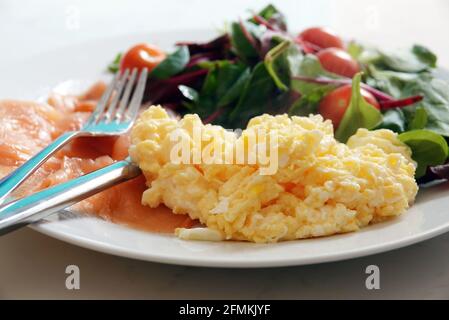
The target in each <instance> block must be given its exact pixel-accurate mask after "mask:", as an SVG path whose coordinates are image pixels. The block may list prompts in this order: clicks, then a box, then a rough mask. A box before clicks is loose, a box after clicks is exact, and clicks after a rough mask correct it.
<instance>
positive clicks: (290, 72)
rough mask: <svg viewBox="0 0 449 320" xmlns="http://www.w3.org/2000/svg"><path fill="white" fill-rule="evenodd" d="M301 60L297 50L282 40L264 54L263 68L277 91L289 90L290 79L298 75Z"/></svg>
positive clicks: (301, 56)
mask: <svg viewBox="0 0 449 320" xmlns="http://www.w3.org/2000/svg"><path fill="white" fill-rule="evenodd" d="M302 58H303V55H302V53H301V51H300V50H299V48H298V47H297V46H296V45H295V44H294V43H292V42H291V41H288V40H283V41H282V42H281V43H279V44H278V45H277V46H276V47H274V48H273V49H271V50H270V51H269V52H268V53H267V54H266V56H265V59H264V62H265V67H266V68H267V70H268V72H269V73H270V75H271V77H272V78H273V81H274V83H275V84H276V85H277V87H278V88H279V89H281V90H283V91H287V90H289V88H290V82H291V77H292V76H295V75H297V74H298V72H299V70H300V64H301V61H302Z"/></svg>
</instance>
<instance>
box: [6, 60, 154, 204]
mask: <svg viewBox="0 0 449 320" xmlns="http://www.w3.org/2000/svg"><path fill="white" fill-rule="evenodd" d="M147 76H148V71H147V69H143V70H142V71H141V72H140V76H139V77H138V80H137V83H136V79H137V69H134V70H133V71H132V72H131V74H130V71H129V70H125V71H124V72H123V73H121V74H118V75H116V76H115V77H114V79H113V81H112V83H111V84H110V85H109V86H108V88H107V89H106V91H105V93H104V94H103V96H102V97H101V99H100V101H99V102H98V104H97V107H96V108H95V110H94V111H93V112H92V115H91V116H90V117H89V118H88V119H87V121H86V123H85V124H84V126H83V127H82V128H81V129H80V130H79V131H69V132H66V133H64V134H62V135H61V136H59V137H58V138H57V139H56V140H55V141H53V142H52V143H51V144H50V145H48V146H47V147H46V148H44V149H43V150H42V151H40V152H39V153H38V154H36V155H35V156H33V157H32V158H31V159H30V160H28V161H27V162H25V163H24V164H23V165H22V166H20V167H19V168H17V169H16V170H15V171H13V172H12V173H10V174H9V175H7V176H6V177H4V178H3V179H1V180H0V205H1V204H2V203H4V202H5V200H6V199H7V198H8V195H9V194H11V192H13V191H14V190H15V189H17V187H19V186H20V185H21V184H22V183H23V182H24V181H25V179H27V178H28V177H29V176H30V175H31V174H32V173H33V172H35V171H36V170H37V169H38V168H39V167H40V166H41V165H42V164H43V163H44V162H45V161H46V160H48V159H49V158H50V157H51V156H52V155H53V154H54V153H55V152H56V151H58V150H60V149H61V148H62V147H63V146H64V145H66V144H67V143H68V142H69V141H71V140H72V139H73V138H75V137H85V136H94V137H95V136H115V135H120V134H122V133H125V132H126V131H128V130H129V129H130V128H131V126H132V125H133V123H134V120H135V118H136V116H137V114H138V111H139V107H140V105H141V102H142V97H143V93H144V89H145V83H146V79H147ZM134 85H135V89H134V93H133V96H132V97H131V101H129V99H130V95H131V91H132V88H133V87H134Z"/></svg>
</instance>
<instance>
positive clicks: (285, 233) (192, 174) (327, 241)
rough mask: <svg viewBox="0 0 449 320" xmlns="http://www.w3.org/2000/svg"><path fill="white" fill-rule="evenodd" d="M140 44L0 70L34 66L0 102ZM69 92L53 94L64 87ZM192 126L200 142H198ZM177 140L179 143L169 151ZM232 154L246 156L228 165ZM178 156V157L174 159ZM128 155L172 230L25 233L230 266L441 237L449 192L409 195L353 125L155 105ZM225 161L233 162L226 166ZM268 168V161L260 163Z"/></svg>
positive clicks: (105, 46)
mask: <svg viewBox="0 0 449 320" xmlns="http://www.w3.org/2000/svg"><path fill="white" fill-rule="evenodd" d="M209 34H210V33H209V32H197V33H191V32H189V33H188V34H186V35H185V37H184V38H189V39H205V38H206V39H207V38H208V36H209ZM152 38H154V39H158V40H159V41H158V44H159V45H160V46H161V47H168V46H169V45H170V44H171V43H174V42H176V40H177V39H179V38H183V35H182V34H181V35H180V32H176V33H166V34H163V35H161V34H158V35H153V37H152ZM139 39H142V36H141V35H138V36H123V37H115V38H111V39H109V40H104V41H102V42H101V43H90V44H87V45H86V44H83V45H80V46H76V47H73V48H70V49H69V50H67V49H64V50H59V51H53V52H49V53H46V54H42V55H41V56H40V57H39V61H41V63H40V64H28V63H23V64H22V67H20V66H14V67H12V66H11V67H8V66H7V67H3V68H2V70H1V74H2V79H14V77H15V76H16V75H17V74H20V71H21V70H20V68H25V67H24V66H30V65H33V68H35V69H36V70H33V72H31V73H29V70H28V72H27V74H30V78H29V79H28V80H26V82H24V83H23V86H22V87H21V88H20V90H18V89H17V87H16V86H15V85H14V81H8V82H6V81H4V82H2V86H0V88H1V90H2V96H4V93H7V94H8V95H10V96H14V97H17V98H27V99H30V98H36V97H37V96H42V95H43V94H48V92H49V89H48V88H52V87H54V86H55V85H56V84H57V83H58V82H59V80H60V74H61V72H60V71H61V70H63V73H64V74H63V75H62V77H63V78H64V76H66V78H67V79H69V78H71V79H76V80H80V81H81V82H83V81H84V82H87V81H90V80H92V79H98V74H100V73H101V66H102V65H103V63H104V61H105V57H108V56H110V52H115V51H118V50H120V49H121V48H123V47H126V46H128V45H130V44H132V43H136V42H137V41H139ZM86 47H89V48H90V49H89V53H90V54H89V57H88V58H86V56H85V55H80V54H78V53H79V52H83V51H84V50H85V48H86ZM61 53H64V55H66V56H67V58H69V59H70V61H72V63H71V64H70V65H65V64H64V67H63V68H61V66H60V65H58V62H57V61H58V60H57V59H55V57H57V56H59V55H60V54H61ZM67 58H66V59H65V60H66V61H67ZM34 59H35V58H33V60H34ZM49 70H50V71H49ZM52 70H53V71H54V72H51V71H52ZM18 71H19V72H18ZM44 71H45V72H44ZM33 75H39V79H33V77H34V76H33ZM56 75H58V76H56ZM77 83H78V82H77ZM72 84H73V82H71V83H70V84H66V85H65V86H64V89H67V90H68V91H70V90H73V89H74V88H72ZM24 92H25V93H26V94H24ZM194 128H198V129H199V130H200V136H201V137H206V138H205V139H202V138H199V139H197V137H195V132H194ZM260 132H262V134H265V136H264V139H263V143H260V141H259V142H258V143H256V146H257V148H252V147H251V143H250V140H251V137H252V136H253V135H254V134H258V133H260ZM274 132H275V133H276V134H275V136H274V135H273V133H274ZM173 136H176V137H178V138H179V139H174V138H173ZM181 138H182V139H181ZM181 140H182V141H184V142H187V143H186V144H184V145H181V146H180V147H179V149H178V151H179V152H176V154H173V150H174V149H176V146H179V145H177V143H179V141H181ZM257 141H258V140H257ZM217 145H218V146H220V150H227V151H228V152H227V153H226V152H225V153H224V154H223V156H218V158H217V157H215V158H214V160H215V161H216V162H214V161H212V162H210V163H204V161H199V162H198V161H197V160H198V159H195V157H196V156H195V155H198V154H199V155H200V156H199V157H201V156H202V155H204V152H202V151H204V150H208V151H207V152H206V153H207V154H208V155H213V154H214V151H217ZM261 145H263V146H264V148H265V149H264V150H265V151H266V152H265V154H264V155H265V158H263V159H262V158H259V157H258V156H257V155H258V154H257V150H259V149H258V148H259V147H261ZM271 147H273V148H275V151H276V153H274V151H273V149H270V148H271ZM237 150H239V151H240V152H243V153H244V154H246V155H247V157H244V158H243V159H237V158H238V156H237V155H238V152H237ZM267 150H269V151H267ZM182 151H185V152H187V154H188V156H187V157H184V158H182V157H180V154H181V153H182ZM129 152H130V156H131V159H132V160H133V161H134V162H135V163H137V164H138V165H139V167H140V169H141V170H142V172H143V176H144V179H143V180H142V181H143V184H142V185H143V188H142V190H141V201H142V205H143V206H144V207H146V208H151V209H157V208H160V207H161V206H164V207H165V208H168V209H169V210H170V212H171V213H174V215H175V216H182V217H184V218H185V219H188V221H189V222H188V223H186V222H185V219H184V220H182V221H181V220H176V224H177V227H176V228H175V230H174V234H167V233H155V232H146V231H145V230H137V229H133V228H129V227H127V226H124V225H122V224H116V223H113V222H112V221H108V220H105V219H100V218H98V217H97V216H95V215H86V214H79V213H73V212H70V211H64V212H61V213H58V214H55V215H53V216H51V217H50V218H48V219H46V220H43V221H42V222H39V223H37V224H35V225H33V226H32V228H33V229H35V230H37V231H38V232H42V233H44V234H47V235H49V236H52V237H55V238H58V239H61V240H63V241H67V242H70V243H73V244H76V245H79V246H82V247H86V248H90V249H93V250H97V251H101V252H105V253H110V254H114V255H119V256H124V257H130V258H135V259H141V260H147V261H155V262H162V263H172V264H181V265H192V266H209V267H238V268H239V267H242V268H245V267H274V266H291V265H304V264H313V263H321V262H329V261H337V260H343V259H349V258H354V257H360V256H365V255H370V254H375V253H380V252H384V251H388V250H392V249H396V248H400V247H403V246H407V245H410V244H413V243H417V242H419V241H423V240H426V239H429V238H431V237H434V236H436V235H439V234H441V233H444V232H446V231H448V230H449V215H448V214H447V213H446V208H447V207H448V206H449V193H448V191H449V187H448V185H447V184H438V185H435V186H431V187H430V186H425V187H421V186H420V187H418V184H417V183H416V181H415V178H414V177H415V170H416V167H417V166H416V163H415V162H414V161H413V160H412V158H411V151H410V148H409V147H408V146H407V145H405V144H404V143H402V142H401V141H400V140H399V139H398V137H397V134H396V133H394V132H393V131H390V130H388V129H380V130H372V131H369V130H366V129H359V130H358V131H357V132H356V133H355V134H354V135H353V136H351V137H350V138H349V139H348V141H347V142H346V143H341V142H339V141H338V140H337V139H336V138H335V135H334V130H333V126H332V123H331V121H329V120H325V119H323V117H322V116H320V115H310V116H288V115H286V114H282V115H276V116H273V115H268V114H263V115H259V116H255V117H253V118H252V119H251V120H250V121H249V123H248V125H247V126H246V128H245V129H244V130H243V131H241V132H239V133H236V132H229V131H228V130H225V129H224V128H223V127H222V126H219V125H211V124H204V123H203V121H201V119H200V118H199V116H198V115H196V114H186V115H184V116H182V117H180V116H178V117H174V116H173V115H171V114H170V113H169V112H167V111H166V110H165V109H163V108H162V107H160V106H158V105H151V106H150V105H149V106H146V108H145V111H143V112H142V113H141V115H140V117H139V119H138V120H137V122H136V124H135V126H134V128H133V130H132V132H131V133H130V148H129ZM226 154H232V156H231V157H230V158H229V159H225V155H226ZM251 155H254V158H253V159H252V160H253V161H250V159H249V158H251ZM173 156H177V160H176V161H173ZM202 160H203V159H202ZM227 160H228V161H230V163H226V161H227ZM220 161H221V162H220ZM239 161H240V162H239ZM270 161H274V162H275V165H274V166H272V167H270V165H271V164H273V163H272V162H270ZM273 168H274V170H273ZM261 172H265V173H264V174H261ZM139 190H140V189H139ZM418 190H419V192H418ZM116 195H117V194H116ZM123 210H126V206H125V209H123ZM191 222H193V223H191Z"/></svg>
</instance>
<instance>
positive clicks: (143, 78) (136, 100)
mask: <svg viewBox="0 0 449 320" xmlns="http://www.w3.org/2000/svg"><path fill="white" fill-rule="evenodd" d="M147 78H148V69H147V68H145V69H143V70H142V71H141V72H140V77H139V80H138V81H137V86H136V89H135V90H134V94H133V97H132V99H131V103H130V104H129V108H128V110H127V112H126V116H127V117H128V118H129V119H130V120H134V119H135V118H136V117H137V114H138V112H139V108H140V104H141V102H142V98H143V94H144V92H145V84H146V82H147Z"/></svg>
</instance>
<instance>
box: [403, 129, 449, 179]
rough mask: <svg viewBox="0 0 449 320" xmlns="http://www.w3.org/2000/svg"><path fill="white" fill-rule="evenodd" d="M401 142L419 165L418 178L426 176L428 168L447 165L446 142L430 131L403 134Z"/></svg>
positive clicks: (447, 149)
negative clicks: (410, 151)
mask: <svg viewBox="0 0 449 320" xmlns="http://www.w3.org/2000/svg"><path fill="white" fill-rule="evenodd" d="M399 140H401V141H402V142H404V143H405V144H406V145H408V146H409V147H410V149H411V150H412V158H413V160H415V161H416V163H417V164H418V167H417V169H416V174H415V176H416V178H420V177H422V176H424V175H425V173H426V169H427V167H428V166H435V165H440V164H443V163H445V161H446V159H447V157H448V152H449V148H448V145H447V142H446V140H445V139H444V138H443V137H442V136H440V135H439V134H436V133H434V132H432V131H429V130H412V131H408V132H404V133H401V134H400V135H399Z"/></svg>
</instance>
